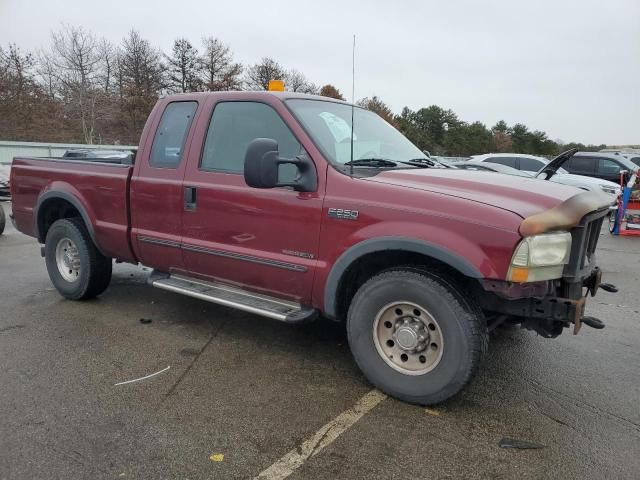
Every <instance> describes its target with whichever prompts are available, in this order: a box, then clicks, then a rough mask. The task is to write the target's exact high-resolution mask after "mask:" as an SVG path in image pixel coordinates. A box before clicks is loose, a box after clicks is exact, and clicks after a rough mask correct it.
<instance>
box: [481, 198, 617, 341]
mask: <svg viewBox="0 0 640 480" xmlns="http://www.w3.org/2000/svg"><path fill="white" fill-rule="evenodd" d="M594 207H595V209H594ZM585 211H586V212H585ZM607 214H608V205H607V204H606V202H604V204H603V200H602V198H598V197H596V196H593V195H592V194H591V192H585V193H584V194H579V195H576V196H575V197H573V198H572V199H570V200H568V201H567V202H564V203H563V204H560V205H559V206H558V207H556V208H555V209H552V210H550V211H548V212H545V213H543V214H540V215H537V216H536V217H537V218H534V217H531V218H528V219H525V221H524V222H523V224H522V226H521V229H520V230H521V234H523V237H525V238H526V236H527V235H535V234H540V233H544V232H547V231H557V230H563V231H568V232H569V233H570V234H571V248H570V251H569V252H568V257H567V260H566V264H565V265H564V268H563V270H562V275H561V278H557V279H549V280H543V281H531V282H520V283H519V282H513V281H510V280H506V281H501V280H483V281H482V282H481V284H480V287H481V290H482V292H481V294H480V295H479V296H478V298H479V301H480V304H481V305H482V308H483V310H484V311H485V312H486V313H487V319H488V326H489V329H490V330H491V329H493V328H496V327H497V326H499V325H500V324H502V323H505V322H507V323H512V324H520V325H521V326H522V328H525V329H528V330H533V331H535V332H537V333H539V334H540V335H541V336H543V337H545V338H555V337H557V336H558V335H560V334H561V333H562V332H563V331H564V329H565V328H572V329H573V333H574V334H577V333H578V332H579V331H580V328H581V327H582V325H583V324H584V325H587V326H590V327H593V328H596V329H601V328H604V323H603V322H602V321H601V320H599V319H597V318H594V317H585V316H584V312H585V306H586V301H587V298H588V297H589V296H594V295H595V294H596V293H597V292H598V290H599V289H600V288H602V289H603V290H605V291H608V292H616V291H617V289H616V287H615V286H613V285H611V284H606V283H602V281H601V280H602V272H601V270H600V269H599V268H598V267H597V266H596V255H595V251H596V247H597V244H598V239H599V236H600V230H601V228H602V224H603V222H604V220H605V218H606V216H607Z"/></svg>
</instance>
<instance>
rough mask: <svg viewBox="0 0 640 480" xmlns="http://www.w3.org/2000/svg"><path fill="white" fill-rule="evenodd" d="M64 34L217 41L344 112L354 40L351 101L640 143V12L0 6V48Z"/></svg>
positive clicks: (129, 0) (25, 2) (499, 2)
mask: <svg viewBox="0 0 640 480" xmlns="http://www.w3.org/2000/svg"><path fill="white" fill-rule="evenodd" d="M63 24H70V25H77V26H82V27H84V28H86V29H88V30H90V31H92V32H93V33H94V34H96V35H97V36H99V37H105V38H107V39H109V40H111V41H112V42H114V43H120V42H121V40H122V38H123V37H124V36H125V35H126V33H127V32H128V31H129V30H130V29H131V28H134V29H136V30H138V31H139V32H140V34H141V35H142V36H143V37H144V38H146V39H148V40H149V41H150V42H151V43H152V44H154V45H156V46H157V47H160V48H162V49H163V50H164V51H166V52H168V51H170V49H171V45H172V43H173V41H174V40H175V39H176V38H178V37H186V38H188V39H189V40H190V41H192V42H193V43H194V44H196V45H198V44H199V43H200V39H201V38H202V37H203V36H205V35H207V36H208V35H213V36H215V37H218V38H219V39H221V40H222V41H223V42H225V43H226V44H228V45H229V46H230V47H231V49H232V50H233V52H234V54H235V58H236V60H237V61H241V62H242V63H244V64H253V63H256V62H258V61H259V60H260V59H261V58H262V57H272V58H274V59H275V60H277V61H278V62H280V63H281V64H282V65H284V66H285V67H287V68H295V69H297V70H299V71H301V72H303V73H304V74H305V75H306V76H307V77H308V78H309V79H310V80H311V81H313V82H314V83H316V84H318V85H323V84H326V83H331V84H333V85H335V86H337V87H338V89H340V91H341V92H342V93H343V94H344V95H345V96H346V97H348V99H351V96H352V91H351V90H352V89H351V71H352V68H351V54H352V52H351V47H352V39H353V35H354V34H355V35H356V62H355V69H356V76H355V84H356V86H355V98H356V99H359V98H362V97H365V96H368V97H370V96H372V95H377V96H378V97H380V98H381V99H382V100H383V101H385V102H386V103H387V104H388V105H389V106H390V107H391V108H392V110H393V111H395V112H397V113H399V112H400V111H401V109H402V108H403V107H405V106H408V107H409V108H411V109H413V110H416V109H419V108H421V107H423V106H429V105H433V104H435V105H439V106H441V107H443V108H450V109H452V110H453V111H454V112H456V113H457V114H458V116H459V117H460V118H461V119H462V120H465V121H468V122H472V121H481V122H483V123H484V124H486V125H487V126H489V127H490V126H492V125H494V124H495V123H496V122H497V121H498V120H501V119H503V120H505V121H506V122H507V123H509V124H510V125H512V124H514V123H517V122H521V123H524V124H525V125H527V126H528V127H529V128H530V129H532V130H543V131H546V132H547V134H548V135H549V137H550V138H551V139H553V140H558V139H560V140H563V141H565V142H569V141H576V142H582V143H592V144H602V143H605V144H608V145H624V144H638V143H640V0H607V1H604V0H598V1H595V0H576V1H571V0H555V1H550V0H539V1H535V0H528V1H523V0H483V1H474V0H449V1H442V0H422V1H418V0H416V1H402V0H387V1H378V0H352V1H349V2H347V1H346V0H342V1H334V0H324V1H322V2H318V1H315V2H305V1H304V0H298V1H289V0H270V1H264V0H261V1H254V0H243V1H228V2H219V1H215V0H208V1H207V0H182V1H179V2H177V1H175V0H154V1H148V0H126V1H123V0H109V1H107V2H102V1H101V2H95V1H91V0H55V1H54V0H41V1H34V0H0V45H2V46H6V45H7V44H8V43H10V42H11V43H16V44H17V45H18V46H19V47H21V48H22V49H24V50H29V51H37V50H38V49H42V48H47V46H48V44H49V41H50V34H51V31H52V30H59V29H60V28H61V26H62V25H63Z"/></svg>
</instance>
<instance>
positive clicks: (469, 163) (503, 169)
mask: <svg viewBox="0 0 640 480" xmlns="http://www.w3.org/2000/svg"><path fill="white" fill-rule="evenodd" d="M449 165H450V166H452V167H456V168H460V169H463V170H475V171H481V172H497V173H504V174H505V175H515V176H517V177H529V178H531V173H530V172H523V171H522V170H516V169H515V168H512V167H507V166H506V165H501V164H499V163H490V162H479V161H477V160H463V161H459V162H449Z"/></svg>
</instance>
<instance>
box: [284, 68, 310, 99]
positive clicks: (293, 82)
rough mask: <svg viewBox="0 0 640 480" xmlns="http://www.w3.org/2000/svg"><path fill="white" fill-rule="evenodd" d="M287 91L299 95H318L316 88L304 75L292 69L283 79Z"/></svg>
mask: <svg viewBox="0 0 640 480" xmlns="http://www.w3.org/2000/svg"><path fill="white" fill-rule="evenodd" d="M284 80H285V85H286V88H287V90H289V91H291V92H299V93H313V94H315V93H318V87H316V86H315V85H314V84H313V83H312V82H311V81H310V80H309V79H308V78H307V77H305V76H304V74H303V73H302V72H300V71H298V70H296V69H294V68H292V69H291V70H289V71H288V72H287V74H286V77H285V78H284Z"/></svg>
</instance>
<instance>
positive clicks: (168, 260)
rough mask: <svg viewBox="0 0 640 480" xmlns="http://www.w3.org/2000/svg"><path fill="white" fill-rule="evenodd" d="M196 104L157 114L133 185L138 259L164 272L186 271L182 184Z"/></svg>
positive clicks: (184, 103) (185, 103) (178, 104)
mask: <svg viewBox="0 0 640 480" xmlns="http://www.w3.org/2000/svg"><path fill="white" fill-rule="evenodd" d="M197 112H198V102H197V101H195V100H185V101H173V102H169V103H167V104H166V105H165V106H164V109H163V110H162V112H161V113H160V112H155V111H154V114H155V117H156V118H153V117H152V120H150V121H151V124H150V126H149V128H150V131H151V132H154V133H153V134H150V135H149V136H148V138H146V139H143V140H142V141H143V142H145V145H141V147H142V148H141V153H142V155H139V156H138V158H136V174H135V175H134V177H133V179H132V181H131V197H130V198H131V207H130V209H131V226H132V228H131V234H132V241H133V244H134V248H135V250H136V253H137V255H138V259H139V260H140V262H141V263H142V264H144V265H147V266H150V267H153V268H156V269H158V270H161V271H164V272H170V271H178V272H180V271H184V261H183V257H182V250H181V248H180V246H181V241H182V209H183V190H182V179H183V177H184V172H185V164H186V161H185V159H186V153H187V152H188V146H189V142H190V138H191V136H192V135H191V125H192V124H193V123H194V119H195V117H196V115H197Z"/></svg>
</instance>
